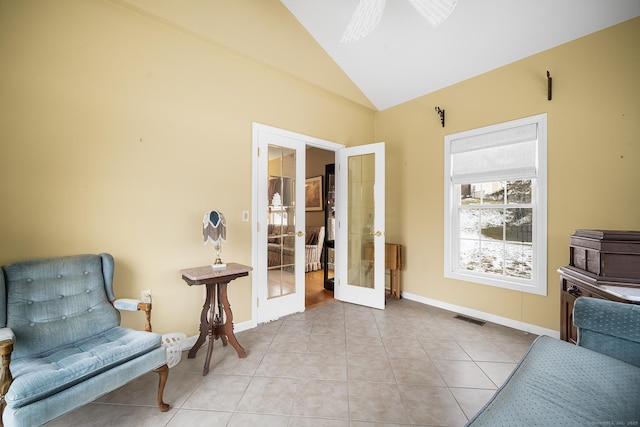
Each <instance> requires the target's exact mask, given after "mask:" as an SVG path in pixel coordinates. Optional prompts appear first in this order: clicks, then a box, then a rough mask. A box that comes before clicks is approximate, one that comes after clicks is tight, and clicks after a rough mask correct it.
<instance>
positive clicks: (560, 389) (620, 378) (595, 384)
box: [467, 336, 640, 427]
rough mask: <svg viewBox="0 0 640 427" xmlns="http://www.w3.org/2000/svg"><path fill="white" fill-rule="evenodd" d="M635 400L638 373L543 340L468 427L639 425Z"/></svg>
mask: <svg viewBox="0 0 640 427" xmlns="http://www.w3.org/2000/svg"><path fill="white" fill-rule="evenodd" d="M638 396H640V369H639V368H637V367H635V366H633V365H630V364H628V363H625V362H622V361H620V360H618V359H614V358H612V357H609V356H606V355H604V354H600V353H597V352H595V351H591V350H588V349H586V348H582V347H578V346H575V345H572V344H569V343H567V342H564V341H559V340H557V339H555V338H551V337H547V336H541V337H538V338H537V339H536V341H534V343H533V344H532V345H531V347H530V348H529V351H528V352H527V354H526V355H525V356H524V357H523V358H522V360H521V361H520V363H519V364H518V366H516V368H515V369H514V371H513V372H512V373H511V375H510V376H509V378H508V379H507V381H505V383H504V384H503V385H502V387H501V388H500V389H499V390H498V391H497V392H496V393H495V394H494V395H493V397H492V398H491V400H489V402H488V403H487V404H486V405H485V407H484V408H483V409H482V410H481V411H480V412H478V414H476V416H475V417H473V418H472V419H471V420H470V421H469V423H468V424H467V425H468V426H471V425H473V426H490V427H499V426H505V427H507V426H508V427H514V426H527V427H528V426H534V425H537V426H557V425H603V423H605V422H606V423H607V424H606V425H628V424H627V423H628V422H631V421H633V422H637V421H638V420H640V405H638ZM609 423H611V424H609ZM618 423H623V424H618Z"/></svg>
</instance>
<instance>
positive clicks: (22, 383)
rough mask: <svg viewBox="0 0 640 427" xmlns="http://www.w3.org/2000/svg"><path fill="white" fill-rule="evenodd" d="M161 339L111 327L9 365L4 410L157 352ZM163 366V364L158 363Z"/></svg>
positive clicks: (38, 398) (146, 333)
mask: <svg viewBox="0 0 640 427" xmlns="http://www.w3.org/2000/svg"><path fill="white" fill-rule="evenodd" d="M161 339H162V336H161V335H159V334H155V333H150V332H143V331H136V330H131V329H127V328H122V327H119V326H117V327H113V328H111V329H109V330H107V331H105V332H102V333H100V334H97V335H95V336H92V337H90V338H88V339H85V340H82V341H79V342H76V343H74V344H71V345H67V346H63V347H60V348H56V349H53V350H50V351H47V352H45V353H41V354H37V355H32V356H26V357H22V358H19V359H14V360H12V361H11V366H10V369H11V372H12V374H13V377H14V380H13V383H12V384H11V387H10V388H9V391H8V393H7V395H6V402H7V406H8V407H11V408H19V407H21V406H24V405H28V404H30V403H32V402H35V401H38V400H42V399H44V398H46V397H48V396H51V395H53V394H56V393H58V392H60V391H62V390H64V389H67V388H70V387H73V386H74V385H76V384H79V383H81V382H83V381H85V380H87V379H88V378H91V377H93V376H96V375H98V374H100V373H102V372H105V371H107V370H109V369H111V368H113V367H114V366H116V365H121V364H123V363H125V362H127V361H128V360H131V359H134V358H136V357H139V356H140V355H143V354H145V353H148V352H151V351H152V350H154V349H156V348H158V347H159V346H160V343H161ZM162 363H164V361H163V362H162Z"/></svg>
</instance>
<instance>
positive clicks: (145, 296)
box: [140, 289, 151, 303]
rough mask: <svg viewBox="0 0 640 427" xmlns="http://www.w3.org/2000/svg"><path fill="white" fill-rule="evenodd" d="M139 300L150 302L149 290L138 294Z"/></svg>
mask: <svg viewBox="0 0 640 427" xmlns="http://www.w3.org/2000/svg"><path fill="white" fill-rule="evenodd" d="M140 299H141V300H142V302H149V303H150V302H151V289H147V290H146V291H142V292H140Z"/></svg>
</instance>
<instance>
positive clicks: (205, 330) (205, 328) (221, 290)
mask: <svg viewBox="0 0 640 427" xmlns="http://www.w3.org/2000/svg"><path fill="white" fill-rule="evenodd" d="M227 284H228V282H227V283H212V284H207V285H206V286H207V296H206V297H205V302H204V305H203V306H202V312H201V313H200V335H199V336H198V340H197V341H196V343H195V344H194V345H193V347H191V350H189V353H188V357H189V359H193V358H194V357H196V353H197V352H198V350H199V349H200V347H201V346H202V344H204V342H205V341H206V338H207V336H208V337H209V346H208V347H207V354H206V356H205V360H204V368H203V370H202V375H203V376H205V375H207V374H208V373H209V364H210V362H211V356H212V354H213V342H214V341H215V340H216V339H218V338H220V340H221V341H222V345H223V346H226V345H227V342H229V343H230V344H231V346H232V347H233V348H234V349H235V350H236V353H237V354H238V357H240V358H245V357H247V352H246V351H245V349H244V348H242V346H241V345H240V343H238V340H237V339H236V336H235V335H234V333H233V313H232V312H231V305H230V304H229V298H228V296H227ZM216 300H217V301H216ZM216 306H217V308H218V312H217V313H216Z"/></svg>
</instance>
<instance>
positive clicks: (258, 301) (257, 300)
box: [256, 298, 260, 307]
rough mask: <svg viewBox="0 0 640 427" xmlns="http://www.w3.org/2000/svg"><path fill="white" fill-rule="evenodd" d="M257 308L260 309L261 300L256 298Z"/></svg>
mask: <svg viewBox="0 0 640 427" xmlns="http://www.w3.org/2000/svg"><path fill="white" fill-rule="evenodd" d="M256 307H260V298H256Z"/></svg>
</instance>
